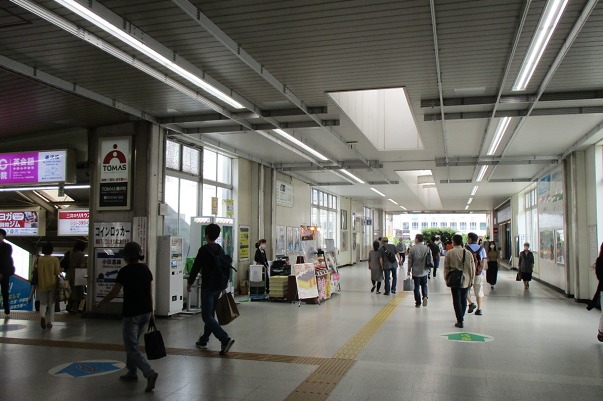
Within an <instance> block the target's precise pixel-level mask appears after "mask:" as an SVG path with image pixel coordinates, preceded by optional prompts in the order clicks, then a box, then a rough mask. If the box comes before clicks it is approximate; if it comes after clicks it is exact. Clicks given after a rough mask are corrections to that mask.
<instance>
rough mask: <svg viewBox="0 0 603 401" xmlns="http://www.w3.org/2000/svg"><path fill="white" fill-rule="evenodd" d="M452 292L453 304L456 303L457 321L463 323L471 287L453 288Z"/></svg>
mask: <svg viewBox="0 0 603 401" xmlns="http://www.w3.org/2000/svg"><path fill="white" fill-rule="evenodd" d="M450 292H451V293H452V304H453V305H454V314H455V315H456V321H457V322H458V323H463V319H464V317H465V311H466V310H467V293H468V292H469V288H451V289H450Z"/></svg>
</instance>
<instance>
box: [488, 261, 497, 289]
mask: <svg viewBox="0 0 603 401" xmlns="http://www.w3.org/2000/svg"><path fill="white" fill-rule="evenodd" d="M497 280H498V262H496V261H493V262H488V270H486V281H487V282H488V284H490V285H496V281H497Z"/></svg>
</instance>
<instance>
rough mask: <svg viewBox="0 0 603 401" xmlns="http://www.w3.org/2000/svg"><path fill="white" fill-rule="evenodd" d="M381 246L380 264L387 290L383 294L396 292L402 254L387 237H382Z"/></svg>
mask: <svg viewBox="0 0 603 401" xmlns="http://www.w3.org/2000/svg"><path fill="white" fill-rule="evenodd" d="M381 244H382V246H381V248H380V249H379V257H380V265H381V268H382V269H383V274H384V276H385V292H384V293H383V295H389V294H390V292H391V293H392V294H395V293H396V286H397V285H398V266H399V265H400V256H398V252H397V251H396V247H395V246H394V245H392V244H390V243H389V239H388V238H387V237H383V238H382V239H381ZM390 275H391V287H390Z"/></svg>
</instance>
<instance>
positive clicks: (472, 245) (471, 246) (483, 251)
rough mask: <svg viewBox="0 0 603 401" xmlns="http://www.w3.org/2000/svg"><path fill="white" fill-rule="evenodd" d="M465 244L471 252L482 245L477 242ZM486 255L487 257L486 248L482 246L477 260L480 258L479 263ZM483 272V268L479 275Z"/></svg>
mask: <svg viewBox="0 0 603 401" xmlns="http://www.w3.org/2000/svg"><path fill="white" fill-rule="evenodd" d="M467 246H468V247H469V248H471V250H472V251H473V252H477V250H478V249H479V248H480V247H482V246H481V245H480V244H478V243H473V244H467ZM487 257H488V256H487V255H486V250H485V249H484V247H482V250H481V251H480V253H479V260H480V263H481V262H482V261H483V260H484V259H486V258H487ZM483 273H484V272H483V270H482V271H481V273H480V275H481V274H483Z"/></svg>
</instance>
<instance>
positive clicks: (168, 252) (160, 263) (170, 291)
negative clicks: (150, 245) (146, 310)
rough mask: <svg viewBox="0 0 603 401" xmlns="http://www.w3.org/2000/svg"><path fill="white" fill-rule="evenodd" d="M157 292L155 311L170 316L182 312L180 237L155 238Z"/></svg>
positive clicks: (181, 254) (181, 248)
mask: <svg viewBox="0 0 603 401" xmlns="http://www.w3.org/2000/svg"><path fill="white" fill-rule="evenodd" d="M156 276H157V277H155V282H156V283H157V294H156V298H157V300H156V304H155V306H156V307H155V313H156V314H157V315H158V316H171V315H175V314H177V313H180V312H182V307H183V302H184V301H183V297H184V288H183V287H182V281H183V280H184V256H183V242H182V237H174V236H171V235H164V236H160V237H159V238H158V239H157V274H156Z"/></svg>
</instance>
